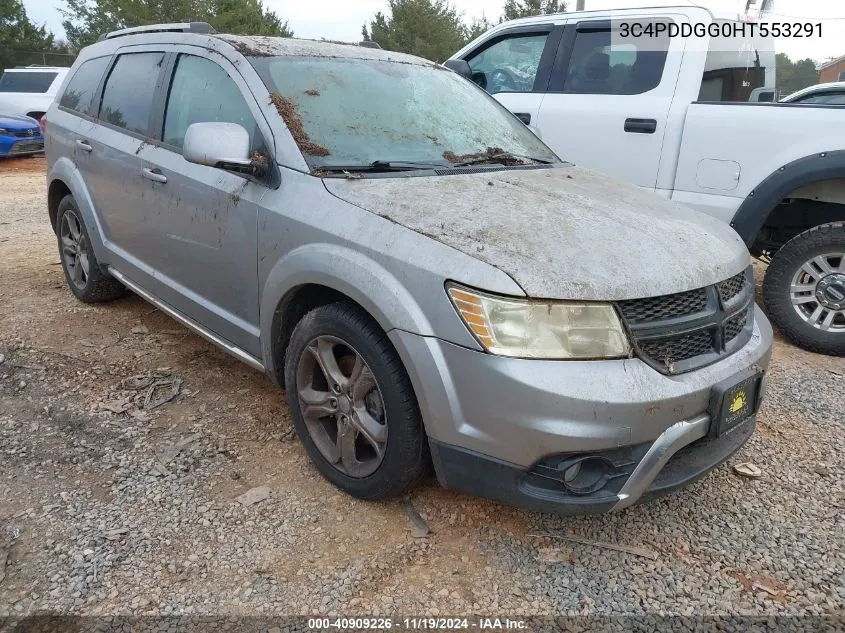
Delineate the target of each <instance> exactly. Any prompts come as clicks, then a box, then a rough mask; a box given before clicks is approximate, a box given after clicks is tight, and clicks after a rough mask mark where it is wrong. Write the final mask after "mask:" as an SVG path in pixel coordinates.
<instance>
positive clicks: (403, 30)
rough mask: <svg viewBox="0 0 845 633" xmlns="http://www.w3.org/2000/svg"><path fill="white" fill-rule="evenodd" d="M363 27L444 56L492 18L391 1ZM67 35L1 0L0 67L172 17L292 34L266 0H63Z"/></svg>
mask: <svg viewBox="0 0 845 633" xmlns="http://www.w3.org/2000/svg"><path fill="white" fill-rule="evenodd" d="M388 5H389V6H388V11H387V12H386V13H382V12H378V13H376V15H375V16H374V17H373V19H372V20H371V21H370V22H369V24H368V25H364V27H363V35H364V39H367V40H373V41H376V42H378V43H379V44H380V45H381V46H382V47H383V48H386V49H389V50H396V51H401V52H407V53H412V54H415V55H420V56H422V57H426V58H429V59H433V60H436V61H443V60H444V59H446V58H447V57H449V56H450V55H451V54H452V53H454V52H455V51H456V50H457V49H458V48H460V47H461V46H463V45H464V44H465V43H467V42H469V41H471V40H472V39H475V37H477V36H478V35H480V34H481V33H483V32H485V31H486V30H487V29H488V28H490V27H491V26H492V25H493V22H491V21H489V20H488V19H487V18H486V17H482V18H480V19H476V20H473V21H472V22H466V21H465V20H464V16H463V15H462V14H461V13H460V12H458V11H457V9H455V7H454V6H453V5H452V4H450V3H449V2H448V0H388ZM565 10H566V4H565V2H563V1H562V0H505V2H504V6H503V11H502V16H501V17H500V18H499V21H502V20H513V19H515V18H519V17H526V16H530V15H539V14H541V13H557V12H562V11H565ZM59 11H60V12H61V14H62V17H63V20H62V27H63V28H64V31H65V36H66V38H67V39H66V40H64V41H58V40H57V39H56V38H55V36H54V35H53V34H52V33H50V32H49V31H48V30H47V29H46V28H45V27H43V26H38V25H36V24H34V23H33V22H32V21H31V20H30V19H29V17H28V16H27V14H26V10H25V9H24V6H23V3H22V2H21V0H0V69H2V68H9V67H11V66H15V65H26V64H33V63H51V64H56V65H70V63H71V62H72V61H73V57H74V54H75V53H76V52H77V51H79V50H80V49H82V48H84V47H85V46H88V45H89V44H92V43H94V42H95V41H97V38H98V37H99V36H100V35H101V34H103V33H108V32H109V31H115V30H117V29H122V28H128V27H132V26H142V25H145V24H161V23H167V22H196V21H200V22H208V23H209V24H211V25H212V26H213V27H214V28H215V29H217V30H218V31H219V32H221V33H236V34H243V35H269V36H276V37H292V36H293V31H292V30H291V29H290V26H289V25H288V22H287V21H286V20H284V19H282V18H281V17H280V16H279V15H278V14H276V12H274V11H272V10H270V9H268V8H267V7H266V6H265V5H264V3H263V2H262V0H64V6H63V7H62V8H60V9H59Z"/></svg>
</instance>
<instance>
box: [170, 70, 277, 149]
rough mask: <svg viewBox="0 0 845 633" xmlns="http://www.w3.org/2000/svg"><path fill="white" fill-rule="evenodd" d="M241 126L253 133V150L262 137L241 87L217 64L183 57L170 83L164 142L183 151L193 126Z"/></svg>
mask: <svg viewBox="0 0 845 633" xmlns="http://www.w3.org/2000/svg"><path fill="white" fill-rule="evenodd" d="M209 121H213V122H225V123H237V124H238V125H240V126H242V127H243V128H244V129H245V130H246V131H247V132H249V138H250V141H251V143H252V150H253V151H257V150H258V149H259V147H258V145H259V144H260V138H261V135H260V133H259V132H258V129H257V125H256V123H255V119H254V118H253V116H252V112H250V109H249V106H248V105H247V104H246V101H245V100H244V97H243V95H242V94H241V91H240V88H238V85H237V84H236V83H235V82H234V81H233V80H232V78H231V77H229V75H228V74H226V71H225V70H223V69H222V68H221V67H220V66H218V65H217V64H216V63H214V62H213V61H210V60H208V59H203V58H202V57H196V56H194V55H180V56H179V62H178V63H177V65H176V72H175V73H174V74H173V82H172V83H171V84H170V94H169V96H168V98H167V111H166V112H165V115H164V134H163V136H162V139H163V140H164V142H165V143H167V144H168V145H173V146H175V147H178V148H179V149H181V148H182V144H183V142H184V140H185V132H186V131H187V130H188V126H189V125H191V124H193V123H206V122H209Z"/></svg>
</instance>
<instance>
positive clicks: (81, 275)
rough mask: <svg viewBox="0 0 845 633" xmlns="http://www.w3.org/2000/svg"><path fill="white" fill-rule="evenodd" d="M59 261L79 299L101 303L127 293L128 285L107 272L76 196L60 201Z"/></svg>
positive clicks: (68, 283) (58, 226) (58, 225)
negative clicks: (100, 260) (99, 260)
mask: <svg viewBox="0 0 845 633" xmlns="http://www.w3.org/2000/svg"><path fill="white" fill-rule="evenodd" d="M56 229H57V230H56V237H57V238H58V244H59V260H60V261H61V263H62V270H64V273H65V279H66V280H67V285H68V288H70V291H71V292H72V293H73V294H74V295H75V296H76V298H77V299H79V300H80V301H84V302H85V303H102V302H105V301H113V300H114V299H118V298H120V297H122V296H123V295H124V294H126V287H125V286H124V285H123V284H121V283H120V282H119V281H118V280H117V279H115V278H114V277H112V276H111V275H109V274H108V273H107V272H105V271H104V270H103V269H102V267H101V266H100V263H99V262H98V261H97V257H96V255H94V250H93V249H92V248H91V238H90V237H89V235H88V229H87V227H86V226H85V222H84V221H83V220H82V213H81V212H80V211H79V207H78V206H77V204H76V200H74V198H73V196H71V195H67V196H65V197H64V198H62V199H61V201H60V202H59V206H58V210H57V212H56Z"/></svg>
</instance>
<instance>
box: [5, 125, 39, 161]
mask: <svg viewBox="0 0 845 633" xmlns="http://www.w3.org/2000/svg"><path fill="white" fill-rule="evenodd" d="M43 151H44V134H43V133H42V132H41V125H40V124H39V123H38V121H36V120H35V119H33V118H32V117H28V116H7V115H0V157H4V156H23V155H25V154H38V153H41V152H43Z"/></svg>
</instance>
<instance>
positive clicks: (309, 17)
mask: <svg viewBox="0 0 845 633" xmlns="http://www.w3.org/2000/svg"><path fill="white" fill-rule="evenodd" d="M450 1H451V3H452V4H453V5H454V6H455V7H457V9H458V10H459V11H462V12H463V14H464V16H465V18H466V19H467V21H471V20H472V19H474V18H478V17H481V16H482V15H483V16H486V17H487V19H489V20H491V21H498V19H499V16H500V15H501V13H502V5H503V4H504V0H450ZM745 1H746V0H698V1H696V2H695V4H698V5H701V6H706V7H708V8H711V9H716V10H721V11H731V12H733V11H739V10H742V9H744V6H745ZM759 1H760V0H758V2H759ZM23 3H24V6H25V7H26V11H27V14H28V15H29V17H30V19H32V20H33V21H34V22H35V23H37V24H43V25H45V26H46V27H47V28H48V29H50V30H51V31H53V32H54V33H55V34H56V35H58V36H59V37H61V36H62V34H63V31H62V26H61V21H62V17H61V15H60V14H59V12H58V8H59V7H61V6H64V2H63V0H23ZM692 3H693V0H585V8H586V9H587V10H591V9H617V8H624V7H637V6H655V5H664V4H667V5H683V4H692ZM264 4H265V5H266V6H268V7H269V8H271V9H272V10H274V11H275V12H276V13H277V14H278V15H279V16H280V17H281V18H283V19H285V20H288V22H289V23H290V26H291V28H292V29H293V31H294V34H295V35H296V36H297V37H307V38H316V39H319V38H321V37H324V38H326V39H333V40H345V41H358V40H359V39H360V36H361V26H362V25H363V24H364V23H366V22H367V21H368V20H370V19H371V18H372V16H373V15H374V14H375V13H376V11H386V9H387V4H388V2H387V0H320V1H319V2H313V1H309V0H264ZM568 5H569V7H568V8H569V9H570V10H573V9H574V8H575V0H569V2H568ZM771 20H772V21H775V20H777V21H781V22H794V21H796V20H799V21H812V22H819V21H820V22H822V36H821V37H813V38H805V39H787V38H780V39H778V40H777V41H776V48H777V52H779V53H786V54H788V55H789V56H790V57H791V58H793V59H803V58H805V57H809V58H811V59H814V60H816V61H819V62H823V61H825V60H826V59H829V58H834V57H839V56H841V55H845V0H774V9H773V17H772V18H771Z"/></svg>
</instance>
